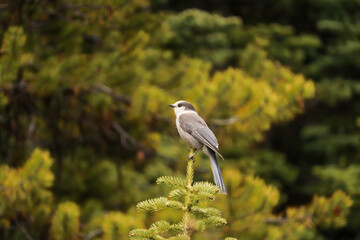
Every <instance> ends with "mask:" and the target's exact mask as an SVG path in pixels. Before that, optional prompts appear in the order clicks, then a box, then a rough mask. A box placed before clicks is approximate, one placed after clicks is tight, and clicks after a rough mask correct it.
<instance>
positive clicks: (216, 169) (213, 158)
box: [204, 147, 226, 194]
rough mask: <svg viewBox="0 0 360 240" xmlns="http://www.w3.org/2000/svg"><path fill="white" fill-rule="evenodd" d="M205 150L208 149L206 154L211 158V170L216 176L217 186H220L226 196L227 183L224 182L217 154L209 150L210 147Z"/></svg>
mask: <svg viewBox="0 0 360 240" xmlns="http://www.w3.org/2000/svg"><path fill="white" fill-rule="evenodd" d="M205 148H206V151H205V152H206V153H207V155H208V156H209V158H210V163H211V170H212V172H213V175H214V181H215V184H216V186H218V187H219V188H220V190H221V192H222V193H224V194H226V188H225V183H224V180H223V177H222V174H221V170H220V167H219V163H218V160H217V158H216V154H215V152H214V151H213V150H211V149H210V148H208V147H205ZM204 150H205V149H204Z"/></svg>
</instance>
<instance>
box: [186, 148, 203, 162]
mask: <svg viewBox="0 0 360 240" xmlns="http://www.w3.org/2000/svg"><path fill="white" fill-rule="evenodd" d="M199 150H200V149H196V150H195V152H194V153H193V154H191V155H189V156H188V158H187V160H188V161H189V160H190V159H192V160H193V162H195V158H194V156H195V154H196V153H197V152H198V151H199Z"/></svg>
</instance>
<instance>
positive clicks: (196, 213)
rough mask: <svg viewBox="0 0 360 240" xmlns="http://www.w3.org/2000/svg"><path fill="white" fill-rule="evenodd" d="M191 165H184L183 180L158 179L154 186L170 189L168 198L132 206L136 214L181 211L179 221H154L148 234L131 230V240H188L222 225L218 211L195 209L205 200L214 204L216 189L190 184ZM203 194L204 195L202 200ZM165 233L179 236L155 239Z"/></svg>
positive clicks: (199, 183) (208, 208) (209, 208)
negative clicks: (195, 234) (166, 209)
mask: <svg viewBox="0 0 360 240" xmlns="http://www.w3.org/2000/svg"><path fill="white" fill-rule="evenodd" d="M193 165H194V162H193V161H191V160H190V161H188V164H187V172H186V179H181V178H176V177H171V176H164V177H160V178H158V180H157V184H161V185H166V186H169V187H171V188H172V189H173V190H172V191H171V192H170V194H169V196H168V198H165V197H160V198H155V199H150V200H145V201H143V202H140V203H138V204H137V206H136V207H137V209H138V211H142V212H154V211H160V210H163V209H165V208H169V209H173V210H179V211H182V215H183V216H182V221H181V222H179V223H176V224H170V223H169V222H168V221H166V220H161V221H157V222H155V223H153V224H152V225H151V227H150V228H149V229H148V230H146V229H135V230H132V231H131V232H130V233H129V236H130V238H131V239H190V237H191V235H192V234H193V232H195V231H199V230H200V231H204V230H206V229H207V228H210V227H220V226H223V225H225V224H226V220H225V219H224V218H222V217H221V212H220V211H219V210H218V209H216V208H213V207H199V206H198V205H202V204H203V203H205V202H208V201H209V200H210V201H212V200H214V198H215V197H214V196H215V195H216V194H218V193H219V189H218V187H217V186H215V185H213V184H211V183H208V182H195V183H194V182H193V177H194V166H193ZM174 192H175V193H174ZM204 194H206V198H204V197H203V195H204ZM179 195H180V197H179ZM174 196H175V197H174ZM171 199H172V200H171ZM175 199H176V200H175ZM168 231H174V232H182V234H180V235H176V236H173V237H170V238H164V237H163V236H161V235H159V234H163V233H167V232H168Z"/></svg>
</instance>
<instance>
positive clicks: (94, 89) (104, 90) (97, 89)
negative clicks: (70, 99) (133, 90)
mask: <svg viewBox="0 0 360 240" xmlns="http://www.w3.org/2000/svg"><path fill="white" fill-rule="evenodd" d="M91 91H92V92H101V93H104V94H106V95H109V96H111V97H112V98H114V99H115V100H116V101H119V102H123V103H125V104H126V105H130V103H131V99H130V98H129V97H126V96H123V95H121V94H119V93H117V92H115V91H114V90H112V89H111V88H109V87H108V86H105V85H102V84H97V85H94V86H92V87H91Z"/></svg>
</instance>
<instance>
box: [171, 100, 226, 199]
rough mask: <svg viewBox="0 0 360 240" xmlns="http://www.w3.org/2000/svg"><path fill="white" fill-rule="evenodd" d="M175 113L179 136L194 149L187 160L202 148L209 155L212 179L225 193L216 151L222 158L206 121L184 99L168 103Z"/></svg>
mask: <svg viewBox="0 0 360 240" xmlns="http://www.w3.org/2000/svg"><path fill="white" fill-rule="evenodd" d="M170 107H172V108H173V109H174V112H175V114H176V127H177V130H178V132H179V135H180V137H181V138H182V139H183V140H184V141H185V142H186V143H187V145H189V147H190V148H192V149H194V150H195V152H194V153H193V154H192V155H190V156H189V157H188V160H189V159H191V158H193V157H194V156H195V154H196V153H197V152H198V151H199V150H200V149H202V150H203V152H204V153H205V154H206V155H208V156H209V158H210V163H211V169H212V172H213V175H214V181H215V183H216V185H217V186H218V187H219V188H220V190H221V192H222V193H224V194H226V188H225V184H224V180H223V177H222V175H221V170H220V167H219V163H218V161H217V158H216V154H215V153H217V154H218V155H219V156H220V157H221V158H222V159H224V158H223V156H221V154H220V152H219V143H218V141H217V139H216V137H215V135H214V133H213V132H212V131H211V130H210V128H209V127H208V125H207V124H206V122H205V121H204V120H203V119H202V118H201V117H200V116H199V115H198V113H197V112H196V110H195V108H194V106H193V105H191V103H188V102H186V101H182V100H181V101H177V102H176V103H174V104H170Z"/></svg>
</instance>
